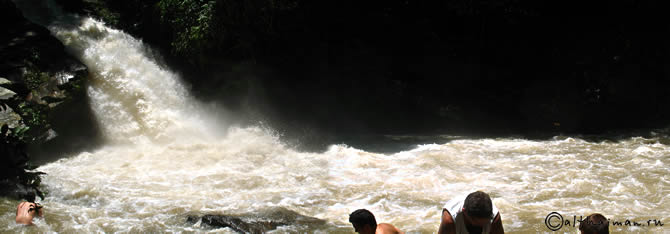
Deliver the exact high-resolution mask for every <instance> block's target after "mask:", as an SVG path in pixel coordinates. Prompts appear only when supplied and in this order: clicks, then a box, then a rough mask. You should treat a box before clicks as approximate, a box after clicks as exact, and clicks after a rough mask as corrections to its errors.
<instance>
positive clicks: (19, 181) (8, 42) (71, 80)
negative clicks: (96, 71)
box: [0, 0, 88, 200]
mask: <svg viewBox="0 0 670 234" xmlns="http://www.w3.org/2000/svg"><path fill="white" fill-rule="evenodd" d="M0 22H2V28H3V33H2V34H0V77H1V78H0V126H3V128H2V129H3V131H2V134H0V135H2V136H0V137H1V139H2V141H1V142H0V152H2V158H1V159H0V161H2V167H3V168H2V173H1V174H0V184H2V188H3V189H2V191H0V195H5V196H11V197H16V198H26V199H29V200H30V199H31V198H34V197H35V194H37V195H40V196H41V192H39V190H38V186H39V182H40V180H39V175H40V173H39V172H28V171H27V170H32V169H34V167H33V166H31V165H30V163H29V158H28V154H27V147H28V145H35V146H39V144H41V143H44V142H47V141H49V140H51V139H53V138H54V137H56V136H57V133H56V132H55V131H54V130H53V129H52V125H51V118H50V117H51V114H52V113H53V112H54V111H57V110H60V109H63V108H64V106H67V105H68V104H69V103H71V102H72V101H73V100H76V99H80V98H82V97H84V96H85V95H84V92H83V85H84V81H85V79H86V77H87V75H88V71H87V68H86V66H84V65H83V64H82V63H81V62H79V61H77V60H76V59H75V58H74V57H71V56H69V55H68V54H66V52H65V50H64V47H63V45H62V44H61V43H60V41H58V40H57V39H56V38H55V37H53V36H51V34H50V32H49V30H47V29H46V28H44V27H42V26H39V25H37V24H34V23H32V22H30V21H28V20H27V19H25V18H24V17H23V15H22V14H21V12H20V11H19V10H18V9H17V8H16V6H15V5H14V3H13V2H12V1H11V0H0Z"/></svg>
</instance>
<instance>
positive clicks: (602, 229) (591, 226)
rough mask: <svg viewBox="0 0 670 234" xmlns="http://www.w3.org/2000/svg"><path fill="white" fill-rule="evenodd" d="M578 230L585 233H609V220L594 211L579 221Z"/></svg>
mask: <svg viewBox="0 0 670 234" xmlns="http://www.w3.org/2000/svg"><path fill="white" fill-rule="evenodd" d="M579 230H580V231H582V232H585V233H598V234H609V233H610V230H609V221H608V220H607V218H605V216H603V215H601V214H598V213H594V214H591V215H589V216H586V218H584V220H582V222H580V223H579Z"/></svg>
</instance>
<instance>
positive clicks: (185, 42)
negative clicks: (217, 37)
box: [157, 0, 216, 55]
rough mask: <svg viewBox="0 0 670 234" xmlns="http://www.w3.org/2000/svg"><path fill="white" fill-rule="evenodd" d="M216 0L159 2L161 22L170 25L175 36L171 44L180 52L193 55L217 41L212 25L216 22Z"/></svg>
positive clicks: (170, 0) (164, 0)
mask: <svg viewBox="0 0 670 234" xmlns="http://www.w3.org/2000/svg"><path fill="white" fill-rule="evenodd" d="M215 5H216V1H212V0H210V1H204V0H185V1H182V0H163V1H160V2H158V4H157V8H158V9H159V11H160V15H161V23H162V24H164V25H170V26H171V29H172V30H173V31H174V34H175V38H174V40H173V41H172V43H171V45H172V47H173V50H174V51H175V52H177V53H179V54H187V55H192V54H195V53H198V52H201V51H203V50H204V49H206V47H208V45H211V44H213V43H215V42H214V41H213V40H214V37H213V35H212V32H211V30H210V29H211V26H212V25H213V24H215V23H214V22H212V21H213V20H214V17H213V14H214V7H215Z"/></svg>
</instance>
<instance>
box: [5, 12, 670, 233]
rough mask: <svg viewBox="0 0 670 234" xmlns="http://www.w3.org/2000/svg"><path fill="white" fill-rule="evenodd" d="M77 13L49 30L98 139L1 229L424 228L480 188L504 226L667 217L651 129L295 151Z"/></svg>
mask: <svg viewBox="0 0 670 234" xmlns="http://www.w3.org/2000/svg"><path fill="white" fill-rule="evenodd" d="M77 22H78V23H76V24H74V25H73V24H66V23H64V22H62V21H61V22H57V23H54V24H51V25H50V27H49V28H50V30H52V32H53V34H54V35H55V36H56V37H58V38H59V39H60V40H61V41H62V42H63V44H65V46H66V47H67V48H68V51H70V52H71V53H72V54H73V55H75V56H77V57H78V58H79V59H80V60H81V61H82V62H84V63H85V64H86V65H87V66H88V68H89V71H90V73H91V82H90V86H89V87H88V94H89V96H90V98H91V100H92V102H91V108H92V109H93V110H94V113H95V115H96V118H97V119H98V121H99V123H100V125H101V127H102V128H103V130H104V134H105V137H106V138H107V140H108V142H109V144H107V145H106V146H104V147H102V148H100V149H97V150H95V151H92V152H82V153H80V154H78V155H70V156H68V157H66V158H64V159H61V160H59V161H56V162H53V163H50V164H47V165H44V166H42V167H40V168H39V170H41V171H44V172H46V173H48V174H47V175H46V176H45V177H44V180H43V184H44V185H45V186H46V188H47V190H48V191H49V195H48V197H47V199H46V200H45V201H43V204H44V205H45V207H46V208H45V209H46V217H45V219H40V220H38V221H37V225H36V226H34V227H24V226H20V225H16V224H14V223H13V215H14V211H15V210H14V209H15V207H14V206H15V204H16V203H15V202H16V201H11V200H1V202H0V211H2V214H3V215H2V219H0V225H2V229H0V230H1V231H2V232H63V233H82V232H83V233H89V232H124V233H125V232H132V233H135V232H208V231H214V232H218V231H221V232H227V231H230V230H228V229H221V230H209V229H203V228H201V227H200V226H199V225H197V224H192V223H188V222H186V218H185V217H186V216H185V215H186V214H191V213H195V214H206V213H218V214H248V213H251V214H258V216H260V218H261V219H262V218H263V215H262V214H263V213H264V212H266V211H267V210H269V209H273V208H277V207H282V208H286V209H288V210H292V211H295V212H298V213H300V214H302V215H306V216H311V217H316V218H319V219H322V220H325V221H326V224H293V225H288V226H283V227H280V229H278V230H277V232H345V233H346V232H352V231H353V229H352V228H351V227H350V225H349V224H348V222H347V219H348V214H349V213H350V212H352V211H353V210H355V209H358V208H367V209H369V210H371V211H372V212H373V213H375V215H376V216H377V220H378V221H379V222H390V223H393V224H395V225H396V226H398V227H399V228H401V229H402V230H404V231H408V232H422V233H433V232H435V231H436V230H437V227H438V226H439V220H440V214H441V206H442V204H443V203H444V202H445V201H447V200H449V199H450V198H452V197H455V196H457V195H462V194H465V193H468V192H471V191H474V190H484V191H487V192H489V193H490V194H491V196H492V197H493V199H494V203H495V204H496V206H498V208H499V209H500V210H501V212H502V213H501V214H502V218H503V224H504V227H505V229H506V231H513V232H548V231H550V230H549V229H548V228H547V227H546V225H545V222H544V221H545V218H546V216H547V214H549V213H550V212H553V211H556V212H560V213H561V214H563V215H564V218H565V219H566V220H567V219H572V215H577V216H579V215H586V214H588V213H592V212H600V213H603V214H605V215H606V216H607V217H608V218H611V219H612V220H613V221H617V220H622V221H623V220H626V219H630V220H635V221H638V222H644V224H647V223H646V221H647V220H650V219H651V220H653V219H661V220H662V221H663V222H664V223H670V220H668V218H667V217H668V216H669V215H670V202H669V201H670V173H669V172H670V169H669V166H670V157H669V156H668V155H670V147H668V146H667V145H665V144H661V143H659V139H661V138H660V137H659V138H653V139H644V138H630V139H625V140H622V141H619V142H608V141H605V142H588V141H584V140H580V139H574V138H556V139H553V140H547V141H531V140H522V139H473V140H467V139H462V140H451V141H449V140H444V139H443V138H439V137H435V138H434V139H435V141H439V142H438V143H437V144H426V145H419V146H416V148H415V149H412V150H408V151H403V152H398V153H394V154H386V155H385V154H378V153H371V152H365V151H363V150H359V149H355V148H352V147H348V146H344V145H333V146H331V147H330V148H329V149H328V150H327V151H326V152H323V153H304V152H298V151H296V150H293V149H291V148H289V147H286V146H285V145H284V144H282V142H281V141H279V139H278V138H277V137H276V136H274V135H273V134H271V133H270V131H267V130H264V129H263V128H260V127H247V128H236V127H232V128H229V129H226V130H224V128H222V127H220V126H219V125H223V124H222V123H224V122H225V120H218V121H205V120H204V119H205V117H206V116H207V114H206V112H205V111H203V110H202V108H201V107H200V105H199V104H198V103H197V102H196V101H195V100H193V99H192V98H191V97H190V96H189V94H188V92H187V89H185V88H184V86H183V85H182V84H180V81H179V77H178V76H177V75H175V74H174V73H171V72H169V71H168V70H166V69H165V68H163V67H161V66H159V65H158V64H157V63H156V62H155V60H154V59H153V58H152V57H151V56H150V53H147V49H146V48H145V46H144V45H143V44H142V42H141V41H139V40H137V39H134V38H132V37H130V36H128V35H127V34H125V33H123V32H121V31H118V30H114V29H111V28H109V27H106V26H104V25H103V24H102V23H100V22H98V21H95V20H93V19H89V18H82V19H80V20H79V21H77ZM222 132H223V133H225V134H219V133H222ZM380 137H381V136H380ZM652 224H653V223H652ZM668 228H670V226H665V227H655V226H645V227H625V226H624V227H612V230H625V231H636V232H667V231H668V230H670V229H668ZM561 231H569V232H575V231H576V228H575V227H567V226H566V227H563V229H561Z"/></svg>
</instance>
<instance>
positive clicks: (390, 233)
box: [375, 223, 404, 234]
mask: <svg viewBox="0 0 670 234" xmlns="http://www.w3.org/2000/svg"><path fill="white" fill-rule="evenodd" d="M375 234H404V232H402V231H400V230H399V229H398V228H396V227H395V226H393V225H392V224H388V223H380V224H377V230H375Z"/></svg>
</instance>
